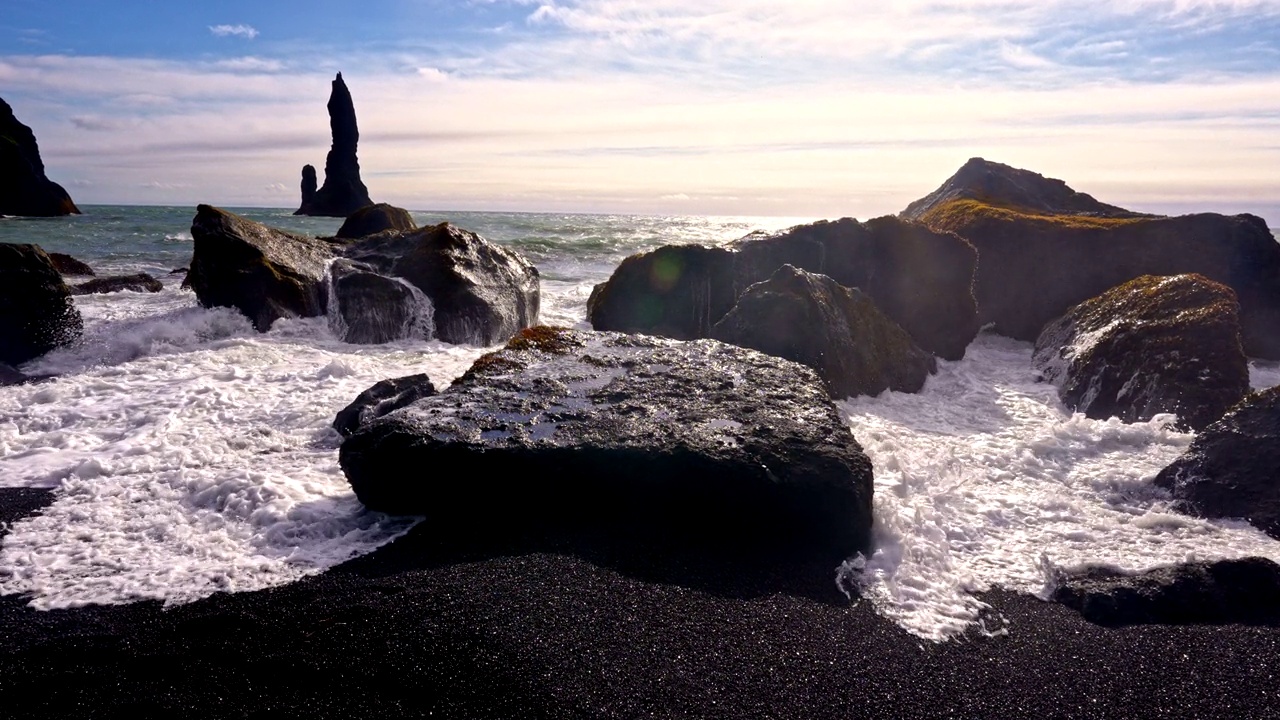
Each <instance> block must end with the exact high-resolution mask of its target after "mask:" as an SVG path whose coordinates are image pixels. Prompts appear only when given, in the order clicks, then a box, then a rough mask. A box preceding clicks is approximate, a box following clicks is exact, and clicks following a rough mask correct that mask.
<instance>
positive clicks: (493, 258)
mask: <svg viewBox="0 0 1280 720" xmlns="http://www.w3.org/2000/svg"><path fill="white" fill-rule="evenodd" d="M343 253H344V254H345V255H346V257H348V258H350V259H352V260H355V261H357V262H360V263H364V264H365V265H367V266H369V267H370V268H372V269H373V270H374V271H376V272H377V273H379V274H381V275H387V276H393V277H398V278H403V279H404V280H406V281H408V282H409V283H410V284H412V285H413V286H414V287H417V288H418V289H419V290H421V291H422V293H423V294H424V295H425V296H426V297H427V299H428V300H430V302H431V305H432V308H433V313H434V318H433V320H434V326H435V336H436V337H437V338H439V339H440V340H443V341H445V342H449V343H470V344H475V345H493V344H495V343H499V342H504V341H505V340H507V339H508V338H510V337H511V336H512V335H514V334H515V333H516V332H517V331H519V330H520V329H522V328H526V327H530V326H531V325H534V324H535V323H537V322H538V309H539V303H540V301H541V295H540V289H539V280H538V270H537V268H535V267H534V266H533V265H531V264H529V262H528V261H527V260H525V259H524V258H522V257H520V256H519V255H517V254H515V253H513V252H511V251H510V250H507V249H506V248H504V247H501V246H499V245H495V244H494V243H491V242H489V241H488V240H485V239H484V238H482V237H480V236H479V235H476V234H475V233H473V232H468V231H466V230H461V229H459V228H456V227H453V226H452V225H450V224H449V223H441V224H439V225H435V226H432V227H426V228H422V229H419V230H414V231H412V232H405V233H381V234H378V235H374V236H371V237H368V238H365V239H363V240H359V241H357V242H355V243H353V244H351V245H349V246H348V247H347V248H346V249H345V250H344V251H343ZM385 287H387V288H389V286H385ZM400 297H405V296H400Z"/></svg>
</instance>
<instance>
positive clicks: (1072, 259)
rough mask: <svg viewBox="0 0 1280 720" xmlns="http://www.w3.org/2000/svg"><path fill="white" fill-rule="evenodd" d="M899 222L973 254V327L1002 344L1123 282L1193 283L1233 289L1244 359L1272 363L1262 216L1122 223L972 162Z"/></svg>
mask: <svg viewBox="0 0 1280 720" xmlns="http://www.w3.org/2000/svg"><path fill="white" fill-rule="evenodd" d="M903 215H904V217H907V218H910V219H915V220H919V221H921V222H923V223H924V224H926V225H928V226H929V227H931V228H933V229H935V230H940V231H950V232H954V233H956V234H957V235H960V236H961V237H963V238H965V239H966V240H968V241H969V242H971V243H972V244H973V246H974V247H976V248H977V250H978V256H979V259H980V262H979V263H978V272H977V282H976V285H975V292H976V294H977V298H978V312H979V318H980V320H981V321H982V322H983V323H984V324H985V323H993V324H994V330H995V331H996V332H999V333H1001V334H1004V335H1008V336H1011V337H1014V338H1018V339H1020V340H1034V339H1035V338H1036V337H1037V336H1038V335H1039V334H1040V331H1041V329H1042V328H1043V327H1044V325H1045V323H1047V322H1049V321H1050V320H1052V319H1054V318H1056V317H1058V316H1060V315H1062V314H1063V313H1065V312H1066V311H1067V309H1068V308H1070V307H1071V306H1073V305H1076V304H1078V303H1080V302H1083V301H1084V300H1087V299H1089V298H1091V297H1094V296H1096V295H1099V294H1101V293H1103V292H1105V291H1106V290H1107V289H1109V288H1112V287H1115V286H1117V285H1119V284H1121V283H1124V282H1127V281H1129V280H1132V279H1133V278H1136V277H1139V276H1141V275H1180V274H1184V273H1199V274H1201V275H1204V276H1205V277H1207V278H1209V279H1210V280H1213V281H1215V282H1220V283H1222V284H1224V285H1227V286H1229V287H1230V288H1231V289H1232V290H1234V291H1235V293H1236V296H1237V298H1238V299H1239V302H1240V322H1241V326H1242V329H1243V341H1244V349H1245V353H1246V354H1248V355H1249V356H1252V357H1263V358H1270V359H1280V333H1277V332H1275V328H1276V327H1280V243H1277V242H1276V240H1275V238H1274V237H1273V236H1272V235H1271V232H1270V230H1268V229H1267V226H1266V223H1265V222H1264V221H1263V220H1262V219H1261V218H1258V217H1255V216H1253V215H1235V216H1224V215H1217V214H1210V213H1206V214H1200V215H1186V216H1182V217H1156V216H1150V215H1142V214H1139V213H1132V212H1128V211H1126V210H1123V209H1121V208H1116V207H1114V206H1111V205H1105V204H1103V203H1099V202H1097V201H1095V200H1093V199H1092V198H1090V197H1089V196H1087V195H1084V194H1082V193H1075V192H1074V191H1072V190H1071V189H1070V188H1068V187H1067V186H1066V185H1065V184H1064V183H1062V181H1060V180H1052V179H1047V178H1042V177H1040V176H1039V175H1036V174H1035V173H1030V172H1027V171H1025V170H1018V169H1016V168H1010V167H1008V166H1006V165H1001V164H999V163H991V162H986V161H983V160H980V159H974V160H971V161H969V163H968V164H966V165H965V167H964V168H962V169H961V171H960V172H958V173H957V174H956V175H955V176H954V177H952V178H951V179H950V180H948V181H947V183H945V184H944V185H943V187H942V188H940V189H939V190H938V191H935V192H934V193H933V194H931V195H930V196H929V197H927V198H925V199H924V200H922V201H918V202H916V203H912V204H911V205H910V206H908V208H907V210H906V211H904V213H903ZM838 279H839V278H837V280H838ZM889 315H890V317H892V314H891V313H889ZM904 327H905V325H904Z"/></svg>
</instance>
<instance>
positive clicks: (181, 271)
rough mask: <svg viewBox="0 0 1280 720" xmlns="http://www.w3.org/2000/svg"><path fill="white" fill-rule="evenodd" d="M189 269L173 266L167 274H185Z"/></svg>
mask: <svg viewBox="0 0 1280 720" xmlns="http://www.w3.org/2000/svg"><path fill="white" fill-rule="evenodd" d="M190 271H191V268H184V267H180V268H174V269H172V270H170V271H169V274H170V275H186V274H187V273H188V272H190Z"/></svg>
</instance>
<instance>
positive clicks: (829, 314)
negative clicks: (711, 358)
mask: <svg viewBox="0 0 1280 720" xmlns="http://www.w3.org/2000/svg"><path fill="white" fill-rule="evenodd" d="M711 337H713V338H715V339H716V340H721V341H724V342H727V343H730V344H732V345H739V346H741V347H747V348H752V349H754V350H759V351H761V352H764V353H768V354H770V355H777V356H778V357H782V358H786V359H788V360H794V361H796V362H798V363H802V364H804V365H808V366H809V367H811V368H813V369H814V370H817V371H818V376H819V377H821V378H822V380H823V382H825V383H826V385H827V389H828V390H829V391H830V392H831V396H832V397H850V396H854V395H878V394H880V393H881V392H884V391H885V390H897V391H900V392H918V391H919V390H920V388H921V387H923V386H924V381H925V380H926V379H927V378H928V377H929V375H930V374H931V373H933V372H935V371H936V370H937V365H938V364H937V360H936V359H935V358H934V357H933V355H931V354H929V353H927V352H925V351H924V350H921V349H920V348H919V347H918V346H917V345H916V344H915V343H914V342H912V341H911V336H910V335H908V334H907V333H906V331H905V330H903V329H902V328H901V327H898V325H897V324H895V323H894V322H893V321H892V320H890V319H889V318H887V317H885V315H884V313H882V312H880V310H879V309H878V308H876V305H875V303H873V302H872V301H871V299H870V298H869V297H867V296H866V294H864V293H863V292H861V291H860V290H856V289H850V288H846V287H844V286H842V285H840V284H838V283H837V282H836V281H835V280H832V279H831V278H829V277H827V276H826V275H819V274H816V273H809V272H805V271H804V270H800V269H798V268H795V267H792V266H790V265H783V266H782V267H781V268H779V269H778V270H777V271H775V272H774V273H773V275H772V276H771V277H770V278H769V279H768V280H765V281H763V282H758V283H756V284H754V285H752V286H751V287H749V288H747V290H746V292H744V293H742V296H741V297H739V298H738V303H737V304H736V305H734V307H733V309H732V310H730V311H729V313H728V314H727V315H725V316H724V317H723V318H721V319H720V322H718V323H716V325H715V327H714V328H712V329H711Z"/></svg>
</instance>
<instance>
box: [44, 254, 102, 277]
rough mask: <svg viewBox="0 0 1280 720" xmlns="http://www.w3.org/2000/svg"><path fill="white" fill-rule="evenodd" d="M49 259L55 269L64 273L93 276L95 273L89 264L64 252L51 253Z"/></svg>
mask: <svg viewBox="0 0 1280 720" xmlns="http://www.w3.org/2000/svg"><path fill="white" fill-rule="evenodd" d="M49 260H50V261H51V262H52V263H53V267H54V269H56V270H57V271H58V272H59V273H61V274H63V275H85V276H93V275H94V274H95V273H94V272H93V268H91V267H89V265H88V264H86V263H83V262H81V261H79V260H77V259H75V258H73V257H71V256H70V255H66V254H64V253H49Z"/></svg>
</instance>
